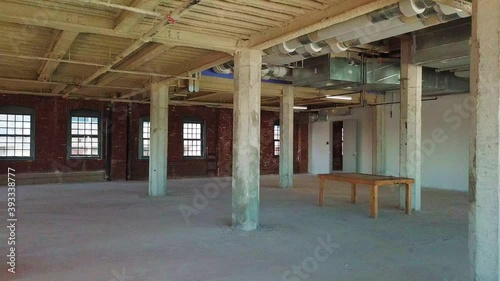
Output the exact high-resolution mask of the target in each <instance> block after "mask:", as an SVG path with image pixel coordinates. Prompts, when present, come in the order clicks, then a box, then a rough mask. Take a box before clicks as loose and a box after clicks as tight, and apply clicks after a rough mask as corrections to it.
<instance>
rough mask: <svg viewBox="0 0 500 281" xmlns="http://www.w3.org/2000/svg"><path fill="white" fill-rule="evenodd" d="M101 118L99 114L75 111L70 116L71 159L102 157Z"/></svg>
mask: <svg viewBox="0 0 500 281" xmlns="http://www.w3.org/2000/svg"><path fill="white" fill-rule="evenodd" d="M100 121H101V116H100V113H99V112H95V111H87V110H75V111H72V112H71V116H70V140H69V146H68V150H69V157H70V158H100V157H101V134H100V132H101V125H100V123H101V122H100Z"/></svg>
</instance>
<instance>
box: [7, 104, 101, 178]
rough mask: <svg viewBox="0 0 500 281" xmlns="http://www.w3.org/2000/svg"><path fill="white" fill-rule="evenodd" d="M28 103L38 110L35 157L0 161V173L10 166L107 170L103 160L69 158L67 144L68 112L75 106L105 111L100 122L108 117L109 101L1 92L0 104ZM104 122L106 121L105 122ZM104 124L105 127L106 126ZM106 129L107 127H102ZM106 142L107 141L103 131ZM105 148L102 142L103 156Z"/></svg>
mask: <svg viewBox="0 0 500 281" xmlns="http://www.w3.org/2000/svg"><path fill="white" fill-rule="evenodd" d="M2 105H12V106H27V107H31V108H33V109H34V110H35V144H36V145H35V160H22V161H1V160H0V174H5V173H6V171H7V167H12V168H15V169H16V171H17V172H18V173H38V172H55V171H61V172H73V171H99V170H104V167H105V163H104V160H103V159H99V160H80V159H78V160H69V159H68V158H67V150H66V143H67V138H68V121H69V120H68V119H69V112H70V111H71V110H73V109H90V110H97V111H100V112H101V113H102V116H101V121H104V119H105V118H106V105H107V104H106V103H102V102H96V101H83V100H81V101H80V100H79V101H76V100H63V99H62V98H46V97H33V96H18V95H0V106H2ZM103 124H104V123H103ZM103 124H102V125H101V126H102V128H104V125H103ZM101 131H102V132H104V130H101ZM102 140H103V143H104V141H105V136H104V133H103V134H102ZM105 153H106V149H105V147H104V145H103V150H102V155H103V156H104V155H105Z"/></svg>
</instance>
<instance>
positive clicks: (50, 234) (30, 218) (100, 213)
mask: <svg viewBox="0 0 500 281" xmlns="http://www.w3.org/2000/svg"><path fill="white" fill-rule="evenodd" d="M228 180H229V182H228ZM169 184H170V185H169V196H168V197H166V198H149V197H147V196H146V192H147V183H146V182H123V183H117V182H108V183H95V184H68V185H51V186H49V185H44V186H22V187H19V188H18V194H17V196H18V200H19V205H18V212H19V222H18V230H17V242H18V253H17V255H18V268H17V273H16V275H11V274H8V275H7V273H6V271H5V268H6V265H5V262H4V260H5V259H6V257H5V255H6V253H7V246H6V235H7V233H6V228H5V227H1V228H0V239H1V242H0V245H1V247H0V248H1V256H2V257H3V258H2V268H4V269H2V271H1V273H0V280H36V281H45V280H50V281H79V280H82V281H84V280H85V281H136V280H137V281H167V280H172V281H184V280H186V281H191V280H194V281H196V280H214V281H215V280H217V281H223V280H224V281H279V280H293V281H297V280H313V281H341V280H350V281H351V280H360V281H361V280H362V281H366V280H381V281H391V280H394V281H401V280H405V281H409V280H416V281H417V280H418V281H427V280H442V281H445V280H447V281H459V280H467V275H468V260H467V194H465V193H457V192H447V191H437V190H424V192H423V202H424V204H423V211H422V212H420V213H417V214H414V215H412V216H406V215H404V214H403V212H401V211H399V210H398V209H397V208H396V206H397V204H398V193H397V192H394V191H393V190H391V189H390V188H383V189H382V190H381V192H380V198H381V200H380V213H379V219H378V220H373V219H370V218H369V217H368V189H365V188H361V191H360V195H359V204H358V205H351V204H349V203H348V201H349V191H350V190H349V188H347V187H346V186H345V185H341V184H340V185H339V184H333V183H328V187H330V188H329V189H327V192H326V205H325V207H323V208H321V207H318V206H317V205H316V200H317V181H316V178H315V177H314V176H309V175H300V176H296V179H295V188H294V189H293V190H280V189H279V188H277V186H278V178H277V177H276V176H265V177H263V178H262V188H261V228H260V230H258V231H254V232H248V233H245V232H241V231H236V230H233V229H231V228H230V226H229V222H230V217H231V189H230V179H217V180H215V179H185V180H172V181H170V183H169ZM207 184H210V186H212V188H213V187H214V186H215V185H218V186H221V189H220V190H221V193H220V194H219V195H217V194H213V193H208V194H207V195H209V196H210V197H214V198H211V199H210V198H209V199H208V201H204V200H199V201H198V202H197V203H196V204H194V205H193V198H194V197H195V194H199V192H198V191H200V192H201V193H204V187H206V186H207ZM334 186H335V188H333V187H334ZM195 191H196V192H195ZM208 191H209V192H210V190H208ZM212 191H213V190H212ZM198 197H199V196H198ZM0 198H1V200H2V201H1V207H0V219H1V221H3V222H5V219H6V202H5V198H6V189H5V188H1V189H0ZM180 206H182V207H181V208H184V209H183V210H188V209H189V207H188V206H190V207H191V208H193V209H190V210H191V211H194V210H197V209H195V208H199V209H200V210H199V213H198V214H193V215H191V216H190V217H189V220H190V223H189V224H187V223H186V220H185V219H184V217H183V215H182V213H181V212H180V211H179V207H180ZM318 239H319V240H321V239H322V240H325V242H328V240H329V239H330V240H331V241H330V242H331V243H332V244H335V246H334V247H332V249H331V251H330V252H327V251H326V250H323V249H321V248H320V247H321V245H322V244H321V243H320V242H319V240H318ZM317 248H318V249H319V252H317V251H316V254H317V255H316V258H315V250H316V249H317ZM4 253H5V255H4ZM303 265H304V267H303ZM294 267H296V269H295V270H297V268H299V269H298V270H300V272H298V273H297V274H294V273H293V269H294ZM287 271H290V272H289V273H290V274H289V275H285V273H286V272H287ZM296 272H297V271H296Z"/></svg>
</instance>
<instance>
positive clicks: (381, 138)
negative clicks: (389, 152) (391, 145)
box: [372, 95, 385, 175]
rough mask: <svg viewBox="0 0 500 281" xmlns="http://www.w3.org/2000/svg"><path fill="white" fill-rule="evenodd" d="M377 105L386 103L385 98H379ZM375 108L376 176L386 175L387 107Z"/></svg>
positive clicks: (374, 145)
mask: <svg viewBox="0 0 500 281" xmlns="http://www.w3.org/2000/svg"><path fill="white" fill-rule="evenodd" d="M376 102H377V103H383V102H385V96H382V95H379V96H377V101H376ZM372 108H373V124H372V126H373V127H372V131H373V145H372V149H373V153H372V154H373V158H372V172H373V174H375V175H385V106H384V105H379V106H374V107H372Z"/></svg>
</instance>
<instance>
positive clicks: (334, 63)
mask: <svg viewBox="0 0 500 281" xmlns="http://www.w3.org/2000/svg"><path fill="white" fill-rule="evenodd" d="M360 84H361V66H360V65H359V64H358V65H356V64H355V63H353V62H352V61H350V60H349V59H347V58H335V57H334V58H331V57H330V55H324V56H320V57H316V58H311V59H307V60H305V61H304V65H303V68H297V69H294V71H293V85H294V86H300V87H311V88H318V89H322V88H328V87H337V88H345V87H354V86H357V85H360Z"/></svg>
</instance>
